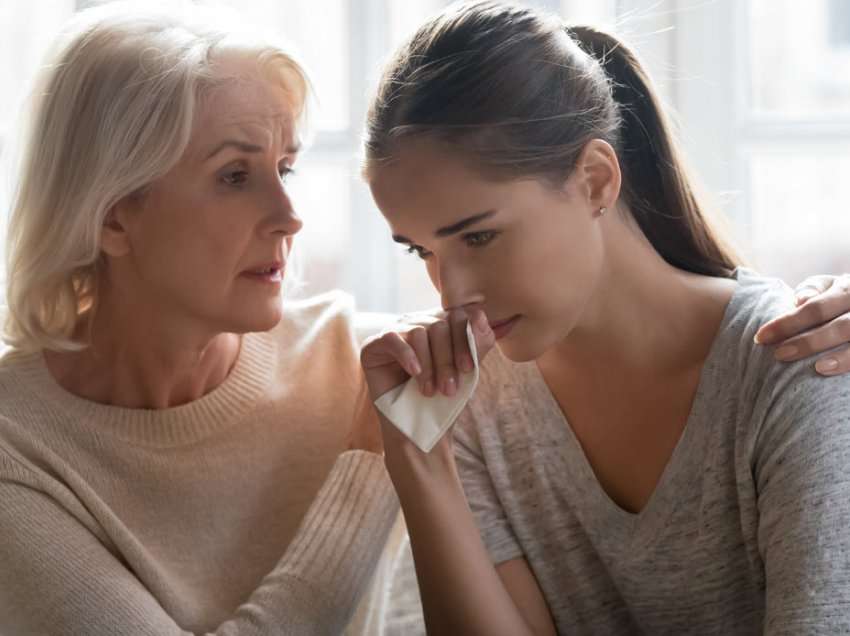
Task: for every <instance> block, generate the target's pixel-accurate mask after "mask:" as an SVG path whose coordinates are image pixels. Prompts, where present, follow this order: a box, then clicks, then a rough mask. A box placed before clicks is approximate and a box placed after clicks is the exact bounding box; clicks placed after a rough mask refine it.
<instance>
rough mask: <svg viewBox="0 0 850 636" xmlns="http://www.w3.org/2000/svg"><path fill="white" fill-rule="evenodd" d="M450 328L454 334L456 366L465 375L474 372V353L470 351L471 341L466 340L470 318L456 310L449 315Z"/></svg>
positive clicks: (453, 343)
mask: <svg viewBox="0 0 850 636" xmlns="http://www.w3.org/2000/svg"><path fill="white" fill-rule="evenodd" d="M448 320H449V328H450V330H451V334H452V349H453V350H454V359H455V366H456V367H457V368H458V369H460V370H461V371H462V372H463V373H468V372H470V371H472V369H473V368H474V367H475V365H474V363H473V362H472V353H471V352H470V351H469V340H467V338H466V324H467V322H468V318H467V315H466V312H465V311H461V310H454V311H452V312H450V313H449V315H448Z"/></svg>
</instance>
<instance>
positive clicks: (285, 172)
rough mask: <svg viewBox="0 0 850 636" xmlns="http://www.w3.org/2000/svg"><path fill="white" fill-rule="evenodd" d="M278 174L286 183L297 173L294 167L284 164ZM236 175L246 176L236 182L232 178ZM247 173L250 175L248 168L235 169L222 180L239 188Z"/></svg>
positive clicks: (243, 182)
mask: <svg viewBox="0 0 850 636" xmlns="http://www.w3.org/2000/svg"><path fill="white" fill-rule="evenodd" d="M277 174H278V177H279V178H280V180H281V181H282V182H283V183H286V181H287V179H288V178H289V177H291V176H293V175H294V174H295V170H293V169H292V168H290V167H288V166H284V167H283V168H280V169H278V173H277ZM235 175H244V176H243V178H242V179H241V180H240V181H238V182H235V183H234V182H232V181H231V179H232V178H233V177H234V176H235ZM247 175H248V171H247V170H233V171H231V172H228V173H227V174H225V175H224V176H223V177H221V180H222V181H223V182H224V183H225V184H226V185H229V186H232V187H234V188H238V187H240V186H242V185H244V184H245V177H247Z"/></svg>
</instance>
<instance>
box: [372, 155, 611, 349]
mask: <svg viewBox="0 0 850 636" xmlns="http://www.w3.org/2000/svg"><path fill="white" fill-rule="evenodd" d="M574 181H575V180H574V179H573V177H572V176H571V177H570V178H569V179H568V180H567V181H566V182H565V184H564V185H563V187H562V188H561V189H557V188H554V187H552V186H551V185H548V184H544V183H543V182H541V181H537V180H531V179H527V180H526V179H523V180H510V181H492V180H486V179H484V178H483V177H482V176H481V175H480V174H479V173H478V172H477V171H475V170H473V169H472V168H471V167H470V165H469V164H468V163H467V162H465V161H464V160H462V159H461V158H459V157H458V155H457V153H452V152H451V151H450V150H447V149H446V147H444V146H440V145H438V144H436V143H434V142H431V141H428V140H424V139H423V140H411V141H407V142H404V143H403V144H402V147H401V149H400V150H399V152H398V153H397V156H396V157H395V158H394V160H393V161H391V162H389V163H387V164H384V165H381V166H379V167H377V168H375V169H374V170H373V172H372V174H371V175H370V184H369V185H370V187H371V189H372V194H373V196H374V198H375V201H376V203H377V205H378V207H379V208H380V210H381V212H382V213H383V215H384V217H385V218H386V219H387V221H388V222H389V225H390V228H391V230H392V233H393V237H394V239H395V240H396V241H398V242H400V243H404V244H407V245H409V246H410V250H411V251H412V252H413V253H415V254H418V255H419V256H420V257H421V258H422V259H423V260H424V261H425V266H426V268H427V270H428V275H429V276H430V278H431V281H432V282H433V283H434V286H435V287H436V288H437V290H438V291H439V292H440V295H441V298H442V303H443V306H444V307H445V308H450V307H460V306H464V305H469V304H478V305H479V306H481V307H482V308H483V309H484V311H485V312H486V314H487V317H488V318H489V320H490V323H491V325H493V327H494V331H495V332H496V336H497V338H498V344H499V348H500V349H501V350H502V352H503V353H504V354H505V355H506V356H507V357H509V358H510V359H512V360H515V361H528V360H533V359H536V358H538V357H540V356H541V355H542V354H543V353H544V352H545V351H546V350H547V349H548V348H550V347H552V346H553V345H555V344H557V343H558V342H560V341H562V340H563V339H565V338H566V337H567V336H568V335H569V333H570V332H571V331H572V330H573V329H574V328H576V327H577V326H578V327H580V324H581V320H582V317H583V313H584V312H585V309H586V308H587V306H588V303H589V302H590V300H591V297H592V295H593V290H594V288H595V286H596V282H597V280H598V278H599V275H600V270H601V267H602V259H603V249H602V237H601V233H600V229H599V223H597V220H598V219H597V218H596V217H595V215H594V210H593V209H592V206H591V205H590V203H589V202H588V201H587V197H585V196H582V194H581V186H580V185H577V184H576V183H574ZM505 321H508V322H505Z"/></svg>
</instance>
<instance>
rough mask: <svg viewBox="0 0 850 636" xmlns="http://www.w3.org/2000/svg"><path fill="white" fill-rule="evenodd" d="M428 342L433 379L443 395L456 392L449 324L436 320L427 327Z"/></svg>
mask: <svg viewBox="0 0 850 636" xmlns="http://www.w3.org/2000/svg"><path fill="white" fill-rule="evenodd" d="M428 343H429V345H430V347H431V358H432V363H433V365H434V379H435V382H436V384H437V387H438V388H439V390H440V392H441V393H442V394H443V395H447V396H452V395H454V394H455V393H456V392H457V373H456V369H455V355H454V346H453V345H452V331H451V326H450V325H449V323H448V321H446V320H438V321H437V322H435V323H433V324H432V325H431V326H429V327H428Z"/></svg>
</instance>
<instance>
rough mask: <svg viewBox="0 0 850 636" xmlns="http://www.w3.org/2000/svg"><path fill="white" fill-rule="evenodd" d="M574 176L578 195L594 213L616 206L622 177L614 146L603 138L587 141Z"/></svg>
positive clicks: (577, 162)
mask: <svg viewBox="0 0 850 636" xmlns="http://www.w3.org/2000/svg"><path fill="white" fill-rule="evenodd" d="M573 175H574V176H575V179H576V181H575V186H576V188H577V192H578V193H579V194H580V196H581V197H582V199H583V200H584V201H586V202H587V204H588V205H589V206H590V207H591V208H592V209H593V211H594V212H596V211H597V210H599V209H600V208H612V207H614V204H615V203H616V202H617V198H618V197H619V196H620V186H621V185H622V181H623V175H622V173H621V172H620V162H619V160H618V159H617V153H616V152H614V149H613V148H612V147H611V144H609V143H608V142H607V141H603V140H602V139H591V140H590V141H588V142H587V143H586V144H585V145H584V148H583V149H582V151H581V153H580V154H579V157H578V160H577V161H576V165H575V168H574V170H573Z"/></svg>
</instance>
